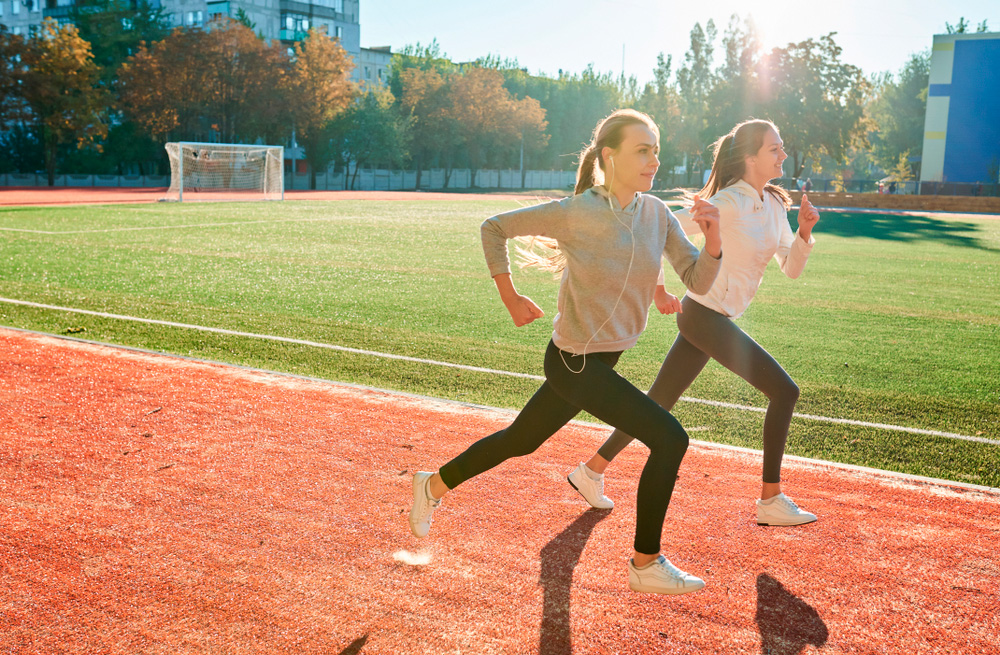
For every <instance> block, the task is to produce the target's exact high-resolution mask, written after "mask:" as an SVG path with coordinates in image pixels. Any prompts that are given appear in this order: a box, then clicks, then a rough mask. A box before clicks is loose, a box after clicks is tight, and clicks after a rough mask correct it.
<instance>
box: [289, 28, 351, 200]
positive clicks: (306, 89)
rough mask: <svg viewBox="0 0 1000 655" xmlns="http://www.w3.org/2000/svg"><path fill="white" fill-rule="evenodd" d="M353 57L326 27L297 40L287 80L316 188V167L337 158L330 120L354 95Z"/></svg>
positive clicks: (296, 124)
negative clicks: (351, 78)
mask: <svg viewBox="0 0 1000 655" xmlns="http://www.w3.org/2000/svg"><path fill="white" fill-rule="evenodd" d="M353 67H354V64H353V62H352V61H351V58H350V57H349V56H348V54H347V52H346V51H345V50H344V49H343V48H342V47H341V45H340V43H338V42H337V41H336V40H334V39H331V38H330V37H329V36H327V34H326V32H325V31H324V30H317V29H311V30H309V33H308V35H307V36H306V38H305V39H304V40H303V41H300V42H299V43H297V44H295V61H294V63H293V64H292V67H291V73H290V75H289V80H288V82H289V83H288V91H289V93H288V98H294V102H292V103H291V105H292V112H291V113H292V115H293V116H294V119H295V130H296V132H297V140H298V141H299V142H300V143H302V145H303V146H304V148H305V158H306V161H307V162H309V170H310V187H311V188H313V189H315V188H316V173H317V171H322V170H326V168H327V166H328V165H329V163H330V161H331V160H332V159H333V158H334V150H333V148H332V147H331V144H330V141H331V132H330V124H331V123H332V122H333V120H334V119H335V118H336V117H337V116H338V115H339V114H340V113H341V112H343V111H344V110H345V109H346V108H347V106H348V105H349V104H350V102H351V99H352V98H353V97H354V93H355V89H354V84H353V83H352V82H351V81H350V73H351V69H352V68H353Z"/></svg>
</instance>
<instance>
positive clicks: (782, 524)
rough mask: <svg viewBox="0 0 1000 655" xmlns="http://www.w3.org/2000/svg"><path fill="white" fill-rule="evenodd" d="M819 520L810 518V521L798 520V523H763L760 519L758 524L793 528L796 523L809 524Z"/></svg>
mask: <svg viewBox="0 0 1000 655" xmlns="http://www.w3.org/2000/svg"><path fill="white" fill-rule="evenodd" d="M817 520H818V519H809V520H808V521H798V522H796V523H761V522H760V521H759V520H758V521H757V525H763V526H773V527H778V528H792V527H795V526H796V525H809V524H810V523H815V522H816V521H817Z"/></svg>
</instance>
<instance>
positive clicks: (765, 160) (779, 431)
mask: <svg viewBox="0 0 1000 655" xmlns="http://www.w3.org/2000/svg"><path fill="white" fill-rule="evenodd" d="M786 156H787V155H785V151H784V149H783V148H782V142H781V136H780V135H779V134H778V129H777V128H776V127H775V126H774V124H773V123H771V122H770V121H763V120H750V121H745V122H743V123H740V124H739V125H737V126H736V127H734V128H733V129H732V130H731V131H730V133H729V134H727V135H726V136H724V137H722V138H721V139H719V140H718V141H717V142H716V144H715V161H714V162H713V164H712V173H711V176H710V177H709V180H708V184H707V185H706V187H705V188H704V189H703V190H702V193H703V194H704V195H706V196H710V197H709V201H710V202H711V203H712V204H714V205H716V206H717V207H718V209H719V213H720V225H721V231H722V245H723V247H724V248H725V251H726V260H725V261H724V262H723V264H722V267H721V269H720V271H719V275H718V277H717V278H716V280H715V283H714V284H713V285H712V288H711V289H709V290H708V292H707V293H706V292H703V291H699V290H697V289H690V291H689V292H688V294H687V295H686V296H685V297H684V300H683V302H682V303H680V305H679V306H678V305H677V299H676V298H674V297H673V296H671V295H670V294H667V293H666V291H665V289H664V288H663V286H662V282H661V283H659V284H660V286H658V287H657V290H656V296H655V299H656V305H657V307H658V308H660V309H661V311H664V309H666V310H667V311H665V312H664V313H671V310H681V311H682V313H678V314H677V328H678V334H677V339H676V340H675V341H674V345H673V346H672V347H671V348H670V352H668V353H667V357H666V359H665V360H664V361H663V366H662V367H661V368H660V374H659V375H658V376H657V377H656V380H655V381H654V382H653V386H652V387H651V388H650V389H649V397H650V398H652V399H653V400H655V401H656V402H658V403H659V404H660V405H661V406H663V407H664V408H666V409H668V410H669V409H672V408H673V406H674V403H676V402H677V400H678V399H679V398H680V396H681V394H682V393H684V391H685V390H686V389H687V388H688V387H689V386H690V385H691V383H692V382H694V380H695V378H696V377H698V374H699V373H701V371H702V369H703V368H704V367H705V364H707V363H708V360H709V359H715V360H716V361H718V362H719V363H720V364H722V365H723V366H725V367H726V368H728V369H729V370H731V371H733V372H734V373H736V374H737V375H739V376H740V377H742V378H743V379H744V380H746V381H747V382H749V383H750V384H752V385H753V386H754V387H756V388H757V389H759V390H760V391H761V392H762V393H764V395H765V396H767V398H768V406H767V414H766V415H765V417H764V435H763V445H764V466H763V474H762V479H763V480H762V483H761V495H760V499H759V500H758V501H757V523H758V524H760V525H786V526H787V525H802V524H805V523H811V522H813V521H815V520H816V515H815V514H812V513H810V512H806V511H804V510H802V509H800V508H799V507H798V505H796V504H795V502H793V501H792V500H791V499H790V498H788V497H787V496H786V495H785V494H784V493H783V492H782V490H781V460H782V457H783V456H784V453H785V441H786V439H787V437H788V427H789V424H790V423H791V420H792V412H793V410H794V409H795V402H796V401H797V400H798V397H799V388H798V386H796V384H795V382H793V381H792V379H791V378H790V377H789V376H788V373H786V372H785V370H784V369H783V368H781V365H780V364H778V362H776V361H775V360H774V358H773V357H771V355H770V354H768V352H767V351H766V350H764V348H762V347H761V346H760V344H758V343H757V342H756V341H754V340H753V339H752V338H750V336H748V335H747V334H746V333H745V332H743V330H741V329H740V328H739V326H737V325H736V324H735V323H734V322H733V321H732V319H733V318H736V317H739V316H740V315H742V314H743V312H744V311H746V308H747V307H748V306H749V305H750V301H751V300H753V297H754V294H756V293H757V288H758V287H759V286H760V283H761V280H763V278H764V269H765V268H766V267H767V265H768V262H770V261H771V259H776V260H777V261H778V265H779V266H780V267H781V270H782V272H783V273H784V274H785V275H787V276H788V277H790V278H797V277H798V276H799V275H800V274H801V273H802V271H803V269H804V268H805V265H806V261H807V260H808V258H809V254H810V253H811V252H812V248H813V243H814V239H813V237H812V230H813V226H814V225H816V222H817V221H818V220H819V213H818V212H817V211H816V209H815V207H813V206H812V204H811V203H810V202H809V199H808V198H807V197H806V195H805V194H803V195H802V201H801V205H800V208H799V228H798V230H797V232H795V233H793V232H792V229H791V227H790V226H789V224H788V216H787V208H788V206H789V205H790V204H791V200H790V198H789V197H788V193H787V192H786V191H785V190H784V189H782V188H781V187H778V186H775V185H773V184H771V183H770V181H771V180H772V179H774V178H776V177H780V176H781V165H782V163H783V162H784V160H785V158H786ZM686 213H687V212H679V214H678V216H679V218H680V220H681V223H682V225H685V229H686V230H687V231H688V233H691V232H692V231H693V229H694V225H693V224H691V223H690V222H688V221H687V220H686ZM630 441H632V437H630V436H629V434H628V430H625V431H622V430H615V431H614V432H613V433H612V434H611V436H610V437H609V438H608V440H607V441H606V442H605V443H604V445H603V446H601V448H600V449H599V450H598V451H597V454H595V455H594V456H593V457H592V458H591V459H590V461H588V462H587V463H586V464H583V463H581V464H580V465H579V466H578V467H577V468H576V470H574V471H573V472H572V473H570V475H569V481H570V484H572V485H573V486H574V488H576V489H577V490H578V491H579V492H580V493H581V495H583V497H584V498H585V499H586V500H587V502H589V503H590V504H591V505H593V506H594V507H600V508H604V509H609V508H611V507H614V503H613V502H611V500H610V499H609V498H608V497H606V496H605V495H604V475H603V474H604V471H605V469H606V468H607V466H608V463H609V462H610V461H611V460H613V459H614V458H615V456H616V455H617V454H618V453H619V452H621V450H622V449H623V448H624V447H625V446H627V445H628V443H629V442H630Z"/></svg>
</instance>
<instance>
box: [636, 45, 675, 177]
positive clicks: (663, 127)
mask: <svg viewBox="0 0 1000 655" xmlns="http://www.w3.org/2000/svg"><path fill="white" fill-rule="evenodd" d="M672 63H673V59H672V57H670V56H667V57H666V58H664V57H663V53H662V52H661V53H660V54H659V55H657V57H656V68H654V69H653V79H654V81H653V83H651V84H647V85H646V87H645V88H644V90H643V93H642V95H641V96H640V97H639V100H638V102H637V103H636V108H637V109H639V110H640V111H644V112H646V113H647V114H649V115H650V117H652V119H653V120H654V121H655V122H656V125H657V126H658V127H659V128H660V162H661V168H663V169H665V170H670V169H672V168H673V167H674V166H676V165H677V164H679V163H680V159H681V158H680V154H681V153H680V149H679V147H678V144H677V134H678V132H679V131H680V126H681V110H680V95H679V94H678V92H677V88H676V87H675V86H674V85H673V83H672V82H671V80H670V77H671V70H670V69H671V65H672Z"/></svg>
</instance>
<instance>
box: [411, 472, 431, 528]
mask: <svg viewBox="0 0 1000 655" xmlns="http://www.w3.org/2000/svg"><path fill="white" fill-rule="evenodd" d="M421 480H423V476H421ZM422 491H423V488H422V485H420V484H418V483H417V476H416V475H414V476H413V505H412V506H411V507H410V532H412V533H413V536H414V537H416V538H418V539H423V538H424V537H426V536H427V532H430V529H428V530H427V532H425V533H424V534H420V533H418V532H417V526H416V517H414V516H413V512H415V511H416V509H417V502H418V501H419V500H420V493H421V492H422Z"/></svg>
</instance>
